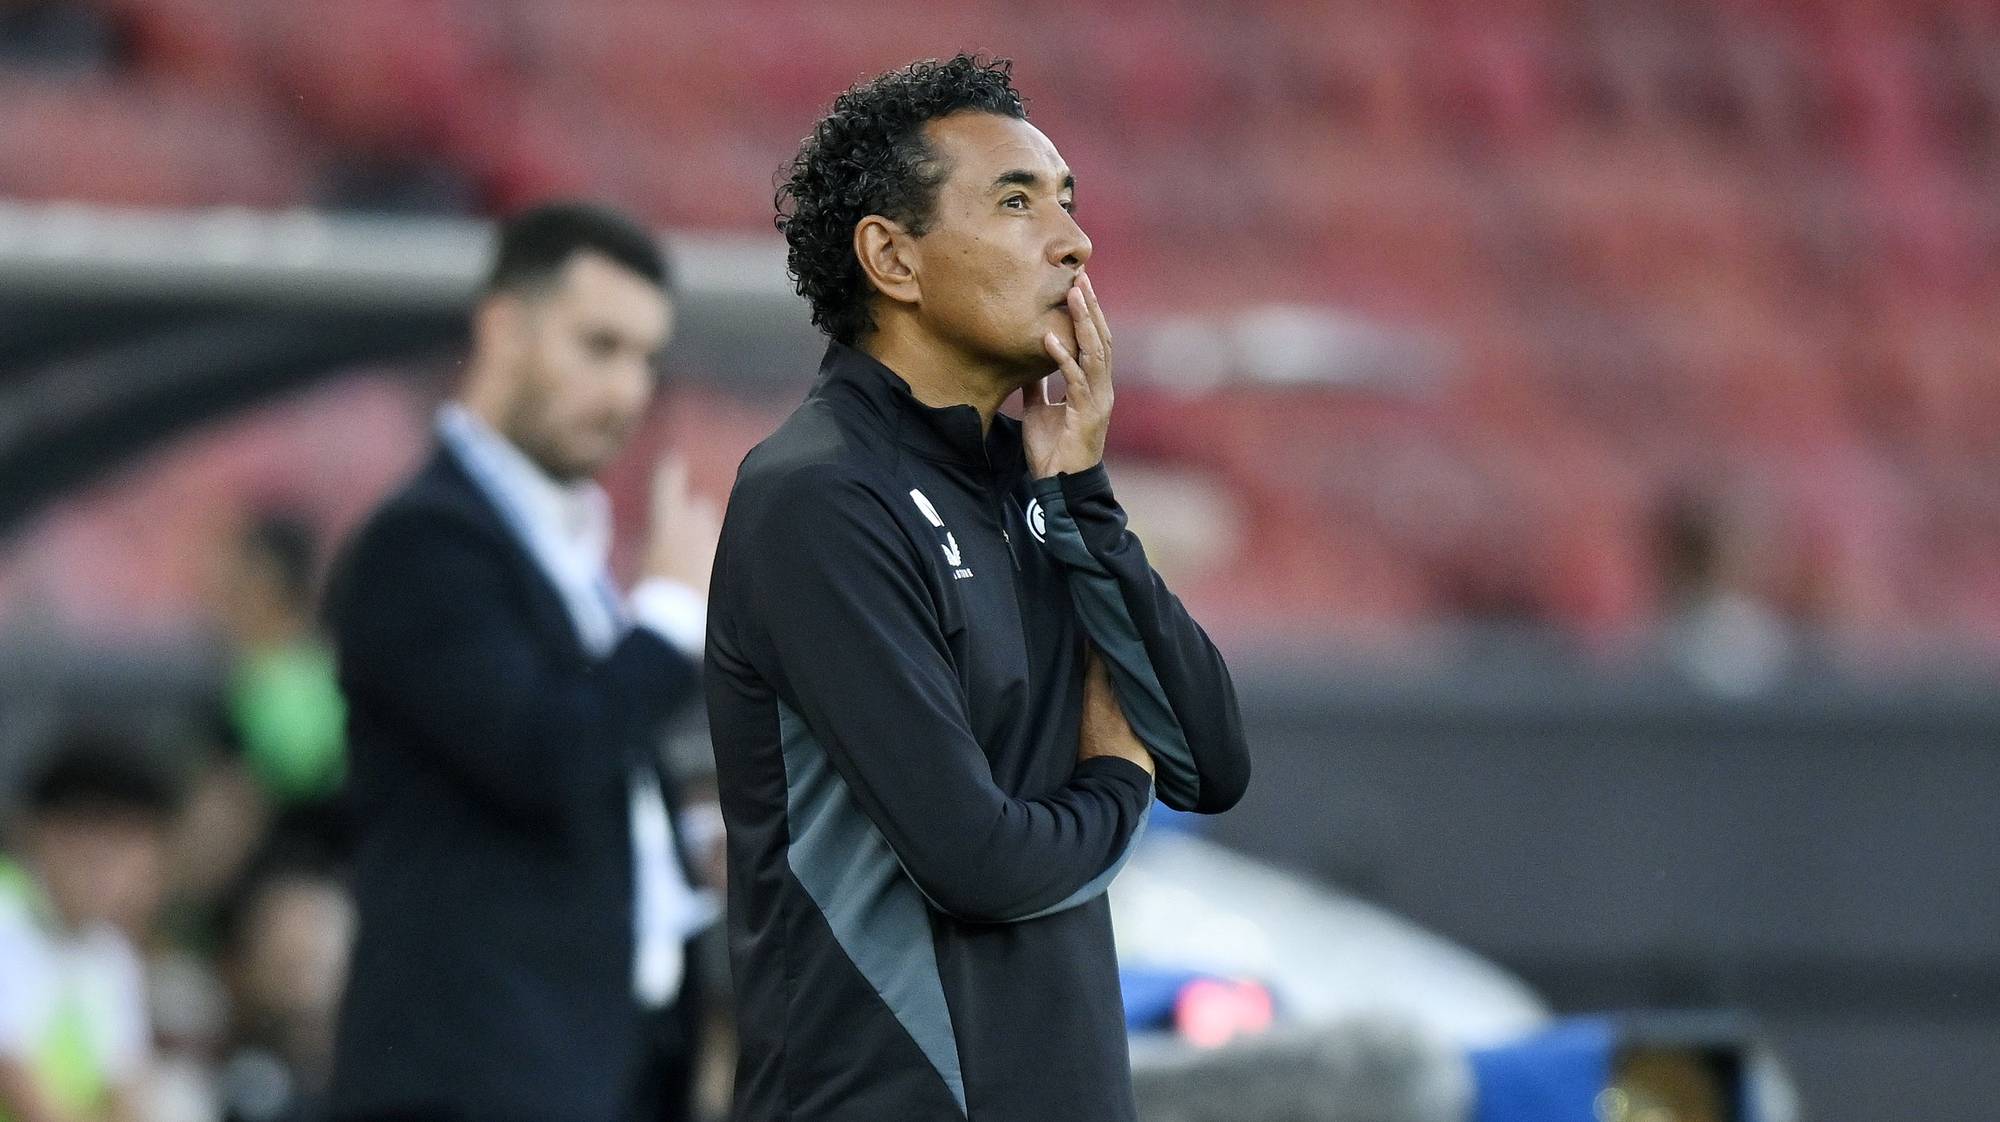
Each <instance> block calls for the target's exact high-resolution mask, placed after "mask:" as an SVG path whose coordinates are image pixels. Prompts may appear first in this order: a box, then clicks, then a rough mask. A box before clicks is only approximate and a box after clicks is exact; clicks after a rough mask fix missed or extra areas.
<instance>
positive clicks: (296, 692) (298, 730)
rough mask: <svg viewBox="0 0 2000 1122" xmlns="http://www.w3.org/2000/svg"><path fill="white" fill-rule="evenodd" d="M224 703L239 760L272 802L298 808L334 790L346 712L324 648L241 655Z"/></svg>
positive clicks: (296, 646) (342, 770)
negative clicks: (237, 744) (233, 726)
mask: <svg viewBox="0 0 2000 1122" xmlns="http://www.w3.org/2000/svg"><path fill="white" fill-rule="evenodd" d="M229 701H230V706H229V707H230V715H231V717H232V718H234V720H235V723H236V730H237V734H238V735H239V736H240V737H241V738H242V748H243V759H244V762H245V763H246V764H247V765H248V766H249V768H250V771H251V773H252V774H253V775H255V776H256V777H257V780H258V782H259V783H261V784H263V786H264V788H265V790H266V791H268V792H270V794H271V795H272V797H273V798H274V799H276V800H277V801H279V802H281V803H296V802H305V801H310V800H314V799H319V798H324V797H326V796H328V795H331V794H333V793H334V792H335V791H337V790H339V789H340V784H341V781H342V779H344V778H345V776H346V770H347V760H346V752H345V748H344V746H345V728H346V720H347V707H346V704H345V703H344V702H343V701H342V700H341V696H340V687H339V685H338V684H337V683H336V682H335V680H334V669H333V654H332V652H331V651H329V650H328V649H327V648H326V647H325V646H323V645H321V644H319V643H316V642H311V641H303V642H298V643H292V644H288V645H286V646H281V647H271V648H267V649H264V650H259V651H252V652H250V653H248V654H246V655H245V656H244V658H243V661H242V663H241V664H240V665H239V666H238V667H237V671H236V676H235V680H234V681H233V682H232V683H231V689H230V698H229Z"/></svg>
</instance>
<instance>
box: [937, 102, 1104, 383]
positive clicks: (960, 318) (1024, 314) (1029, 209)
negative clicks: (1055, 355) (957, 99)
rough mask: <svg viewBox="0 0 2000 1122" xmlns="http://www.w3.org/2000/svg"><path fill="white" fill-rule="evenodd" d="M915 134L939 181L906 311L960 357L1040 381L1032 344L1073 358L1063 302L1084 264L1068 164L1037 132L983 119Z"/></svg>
mask: <svg viewBox="0 0 2000 1122" xmlns="http://www.w3.org/2000/svg"><path fill="white" fill-rule="evenodd" d="M925 137H926V139H927V140H928V141H929V143H930V145H931V150H932V151H933V152H934V153H935V154H936V155H937V156H938V158H939V159H941V160H943V161H944V163H945V165H946V166H947V167H948V168H949V172H948V174H947V175H946V178H945V180H944V182H943V183H942V184H940V185H939V187H938V196H937V203H936V206H935V208H934V209H933V213H932V220H931V223H930V226H929V229H928V230H927V231H926V232H925V234H924V235H923V236H922V237H921V238H919V239H917V244H918V245H919V246H920V252H921V259H920V261H921V264H920V270H921V271H920V273H919V280H920V283H921V289H922V296H921V303H920V305H919V309H918V313H919V315H920V316H921V317H922V318H923V320H924V321H925V322H926V323H927V324H928V325H929V326H930V327H931V329H932V330H933V331H935V332H936V333H937V334H938V335H939V336H941V337H943V338H945V339H948V340H950V341H951V342H952V343H954V344H955V345H957V346H958V347H959V348H960V349H962V350H963V351H965V352H966V353H967V354H968V355H970V356H972V357H974V358H976V359H978V360H982V361H986V362H993V363H997V364H999V365H1001V366H1004V367H1006V368H1008V369H1010V370H1012V371H1013V372H1015V373H1017V374H1018V375H1019V376H1020V377H1021V378H1022V379H1023V380H1024V381H1025V380H1028V379H1032V378H1038V377H1041V376H1042V375H1045V374H1047V373H1048V372H1049V369H1050V367H1051V365H1052V364H1051V362H1050V359H1049V356H1048V352H1047V351H1046V350H1044V349H1043V346H1042V336H1043V335H1045V334H1047V333H1048V332H1050V331H1054V332H1055V333H1056V337H1057V338H1058V339H1060V340H1062V343H1063V345H1064V346H1065V347H1068V348H1069V349H1070V350H1072V351H1074V350H1075V349H1076V338H1075V329H1074V327H1073V326H1072V324H1071V322H1070V316H1069V310H1068V308H1067V306H1066V305H1065V303H1064V300H1065V296H1066V295H1067V293H1068V292H1069V288H1070V285H1071V284H1073V283H1074V282H1075V281H1076V278H1077V275H1078V274H1079V273H1081V272H1082V271H1083V266H1084V264H1085V263H1086V262H1088V261H1089V260H1090V239H1089V238H1088V237H1085V236H1084V233H1083V230H1082V229H1081V228H1080V227H1078V226H1077V224H1076V219H1075V218H1074V217H1072V216H1071V214H1070V208H1071V206H1072V193H1073V188H1074V183H1073V181H1072V180H1071V177H1070V172H1069V165H1067V164H1065V163H1064V162H1063V158H1062V156H1061V154H1060V153H1058V152H1057V151H1056V147H1055V145H1054V144H1051V143H1050V142H1049V138H1048V137H1046V136H1043V135H1042V132H1041V130H1040V129H1037V128H1036V127H1035V126H1033V125H1031V124H1029V123H1028V122H1026V121H1019V120H1015V119H1014V118H1012V117H1003V116H1000V115H998V114H993V113H979V112H964V113H954V114H952V115H951V116H949V117H945V118H942V119H940V120H936V121H932V122H931V123H930V124H929V125H927V126H926V127H925Z"/></svg>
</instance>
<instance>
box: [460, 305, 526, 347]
mask: <svg viewBox="0 0 2000 1122" xmlns="http://www.w3.org/2000/svg"><path fill="white" fill-rule="evenodd" d="M520 333H521V300H520V298H519V297H517V296H513V295H510V294H508V293H505V292H496V293H492V294H490V295H488V296H486V297H485V298H484V299H482V300H480V301H479V306H478V307H476V308H474V309H473V310H472V344H473V349H474V350H476V351H479V352H481V353H483V354H493V353H495V352H505V351H511V350H513V349H514V348H515V347H516V346H517V345H518V344H517V342H516V340H517V339H519V337H520Z"/></svg>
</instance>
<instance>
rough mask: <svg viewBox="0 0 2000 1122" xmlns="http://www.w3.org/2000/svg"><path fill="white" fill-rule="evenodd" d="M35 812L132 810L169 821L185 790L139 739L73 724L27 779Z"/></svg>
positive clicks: (130, 812)
mask: <svg viewBox="0 0 2000 1122" xmlns="http://www.w3.org/2000/svg"><path fill="white" fill-rule="evenodd" d="M25 794H26V799H25V805H26V807H27V809H28V811H29V812H30V813H34V814H60V813H98V814H106V815H121V814H122V815H131V816H135V817H141V818H148V819H152V820H155V821H158V822H165V821H166V820H167V818H169V817H171V816H172V815H173V813H174V810H175V809H176V808H177V807H178V806H179V804H180V789H179V785H178V784H176V783H175V782H174V780H173V778H172V777H171V776H170V775H168V774H167V772H166V770H165V769H163V768H162V767H160V766H159V765H158V764H155V763H154V762H153V761H152V759H151V758H150V756H149V754H148V752H147V750H146V748H145V746H144V745H143V744H141V743H140V742H138V741H137V740H136V739H134V738H131V737H126V736H122V735H119V734H117V733H113V732H109V731H105V730H102V729H72V730H69V731H67V732H65V733H63V734H62V735H61V736H60V737H58V738H57V740H56V742H55V744H54V745H53V746H52V749H51V751H50V753H49V756H48V759H47V761H46V762H45V763H43V765H42V766H41V767H40V768H39V769H38V770H37V771H35V772H34V773H33V774H32V775H31V776H30V777H29V779H28V785H27V790H26V792H25Z"/></svg>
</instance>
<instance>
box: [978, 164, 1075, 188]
mask: <svg viewBox="0 0 2000 1122" xmlns="http://www.w3.org/2000/svg"><path fill="white" fill-rule="evenodd" d="M1041 185H1042V177H1041V173H1039V172H1033V171H1029V170H1027V169H1026V168H1015V169H1014V170H1013V171H1003V172H1001V173H1000V175H999V176H998V177H997V178H995V179H994V180H993V187H992V188H989V190H997V189H999V188H1001V187H1039V186H1041ZM1060 190H1064V191H1074V190H1076V176H1074V175H1071V174H1069V173H1064V175H1063V179H1062V187H1061V188H1060Z"/></svg>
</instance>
